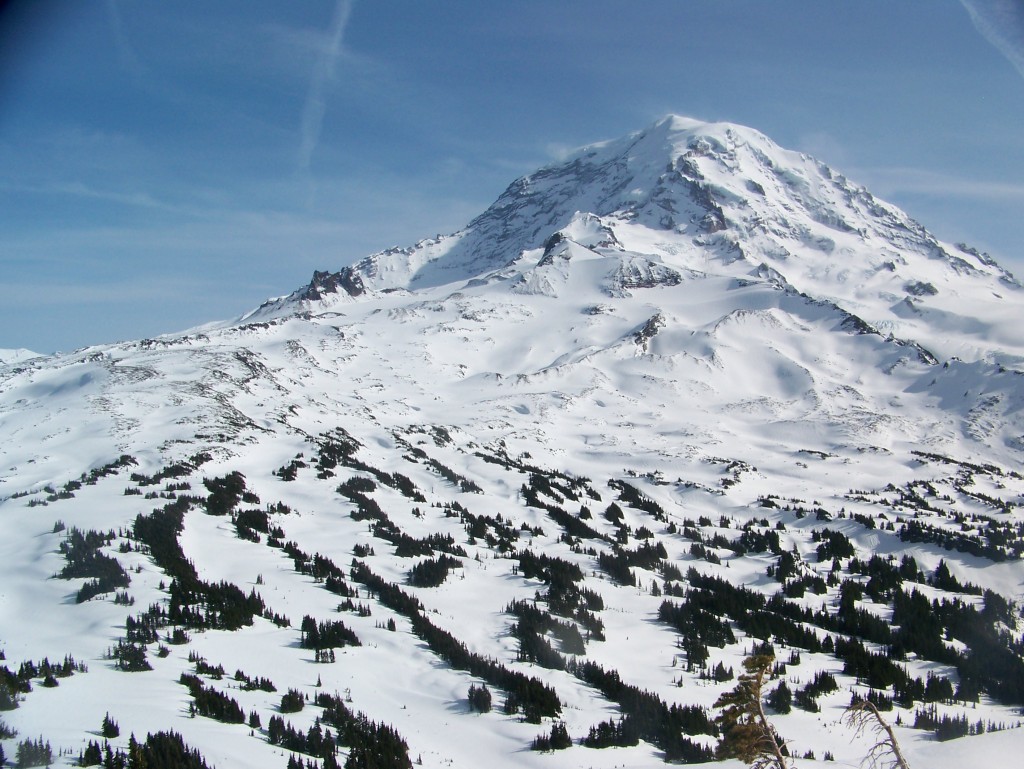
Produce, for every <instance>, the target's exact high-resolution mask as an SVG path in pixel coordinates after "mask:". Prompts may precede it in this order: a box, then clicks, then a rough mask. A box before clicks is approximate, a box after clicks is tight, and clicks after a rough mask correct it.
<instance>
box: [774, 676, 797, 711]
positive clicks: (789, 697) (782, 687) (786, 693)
mask: <svg viewBox="0 0 1024 769" xmlns="http://www.w3.org/2000/svg"><path fill="white" fill-rule="evenodd" d="M768 706H769V707H770V708H771V709H772V710H774V711H775V712H776V713H782V714H785V713H788V712H789V711H791V710H792V709H793V692H792V691H791V690H790V688H789V687H788V686H787V685H786V682H785V681H781V682H779V685H778V686H777V687H776V688H775V690H774V691H773V692H772V693H771V694H769V695H768Z"/></svg>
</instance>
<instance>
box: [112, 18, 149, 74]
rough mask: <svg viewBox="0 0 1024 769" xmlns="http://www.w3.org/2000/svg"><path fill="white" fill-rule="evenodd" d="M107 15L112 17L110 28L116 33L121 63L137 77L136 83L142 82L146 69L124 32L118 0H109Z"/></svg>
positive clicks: (115, 39) (115, 37) (115, 40)
mask: <svg viewBox="0 0 1024 769" xmlns="http://www.w3.org/2000/svg"><path fill="white" fill-rule="evenodd" d="M107 17H108V18H109V19H110V30H111V32H112V33H113V35H114V42H115V44H116V45H117V55H118V57H119V58H120V59H121V64H122V66H124V68H125V69H126V70H127V71H128V73H129V74H130V75H131V76H132V77H133V78H134V79H135V82H136V84H138V83H141V82H142V80H143V77H144V75H145V74H146V72H145V69H144V68H143V66H142V64H141V63H140V62H139V58H138V57H137V56H136V55H135V51H134V50H132V47H131V46H130V45H129V44H128V38H127V37H125V34H124V25H123V24H122V23H121V12H120V11H119V10H118V8H117V0H107Z"/></svg>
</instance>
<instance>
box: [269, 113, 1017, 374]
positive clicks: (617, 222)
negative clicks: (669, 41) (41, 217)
mask: <svg viewBox="0 0 1024 769" xmlns="http://www.w3.org/2000/svg"><path fill="white" fill-rule="evenodd" d="M581 228H582V229H581ZM577 230H579V232H578V233H577ZM584 230H585V231H586V232H587V233H589V234H584ZM574 233H575V234H574ZM595 233H596V234H595ZM577 237H582V238H583V240H582V241H580V240H577ZM595 238H596V240H595ZM552 239H567V240H576V241H577V242H578V243H579V244H580V245H581V246H584V247H586V248H592V247H599V248H598V250H601V249H603V253H606V254H607V253H619V254H621V256H622V259H623V260H624V262H623V264H621V265H620V266H619V268H618V269H621V270H625V272H626V273H631V272H633V271H634V270H635V269H636V266H637V265H638V264H642V265H645V266H644V267H643V271H644V272H651V274H656V275H659V276H662V277H664V276H672V275H679V274H682V273H687V272H691V273H701V274H708V275H723V276H728V277H731V278H739V279H743V280H754V281H765V282H769V283H771V284H772V285H775V286H777V287H781V288H784V289H785V290H789V291H794V292H797V293H805V294H807V295H809V296H812V297H814V298H815V299H818V300H822V301H826V302H831V303H833V304H836V305H837V306H839V307H841V308H842V309H843V310H844V311H847V312H850V313H852V314H853V315H856V316H858V317H861V318H863V319H864V321H865V322H867V323H868V324H869V325H870V326H871V327H872V328H875V329H878V330H879V331H880V332H883V333H889V334H893V335H895V336H897V337H901V338H906V339H908V340H912V341H915V342H917V343H918V344H920V345H922V346H923V347H925V348H927V349H929V350H933V351H934V352H937V353H938V354H940V356H941V355H943V354H946V355H956V356H959V357H962V358H965V359H973V358H979V357H986V356H988V355H989V352H990V351H991V350H992V349H994V348H993V345H992V344H991V342H990V341H989V340H986V339H985V335H984V334H983V333H979V331H978V330H979V329H981V328H987V327H988V326H987V325H986V324H982V325H981V326H979V325H978V324H977V322H976V321H977V317H978V313H980V314H981V315H983V316H984V315H986V313H988V314H992V313H995V315H1000V316H1001V314H1005V313H1006V312H1008V311H1009V310H1008V309H1007V308H1006V305H1005V304H1004V303H1002V302H1001V300H1002V298H1003V295H1004V294H1008V293H1013V294H1015V295H1018V292H1019V291H1020V285H1019V284H1018V283H1017V282H1016V281H1015V280H1014V278H1013V276H1012V275H1010V274H1009V273H1008V272H1006V271H1005V270H1003V269H1002V268H1001V267H999V265H997V264H996V263H995V262H993V261H992V260H991V259H990V258H988V257H987V256H985V255H984V254H980V253H979V252H977V251H976V250H974V249H971V248H968V247H966V246H953V245H950V244H944V243H940V242H939V241H938V240H937V239H936V238H935V237H934V236H933V235H931V234H930V233H929V232H928V231H927V230H926V229H925V228H924V227H922V226H921V225H920V224H918V223H917V222H915V221H914V220H913V219H911V218H910V217H909V216H907V214H905V213H904V212H902V211H900V210H899V209H898V208H896V207H894V206H891V205H889V204H887V203H885V202H883V201H881V200H878V199H877V198H875V197H874V196H873V195H872V194H871V193H870V192H868V191H867V190H866V189H864V188H863V187H861V186H858V185H856V184H854V183H852V182H850V181H849V180H848V179H847V178H846V177H845V176H843V175H842V174H840V173H837V172H836V171H834V170H832V169H831V168H829V167H828V166H827V165H825V164H824V163H822V162H820V161H818V160H816V159H814V158H812V157H809V156H808V155H806V154H803V153H799V152H794V151H790V150H786V149H783V148H781V147H779V146H778V145H777V144H775V143H774V142H773V141H772V140H771V139H769V138H768V137H766V136H765V135H764V134H762V133H760V132H759V131H756V130H754V129H752V128H748V127H746V126H741V125H736V124H733V123H725V122H705V121H701V120H695V119H693V118H688V117H682V116H679V115H667V116H665V117H663V118H661V119H660V120H658V121H656V122H654V123H652V124H651V125H649V126H648V127H646V128H645V129H643V130H641V131H637V132H634V133H631V134H629V135H627V136H624V137H621V138H618V139H613V140H609V141H604V142H599V143H595V144H591V145H587V146H585V147H582V148H580V149H579V150H577V151H575V152H574V153H572V154H571V155H569V156H568V157H567V158H565V159H564V160H561V161H559V162H556V163H552V164H549V165H547V166H544V167H543V168H540V169H538V170H537V171H535V172H533V173H531V174H527V175H526V176H522V177H520V178H519V179H516V180H515V181H513V182H512V184H510V185H509V186H508V188H507V189H506V190H505V191H504V192H503V193H502V194H501V196H500V197H499V198H498V199H497V200H496V201H495V202H494V203H493V204H492V205H491V206H490V207H489V208H488V209H487V210H486V211H484V212H483V213H481V214H480V215H479V216H477V217H476V218H475V219H473V220H472V221H471V222H470V223H469V224H468V225H466V227H465V228H463V229H462V230H460V231H458V232H456V233H454V234H452V235H448V236H443V237H437V238H433V239H430V240H424V241H420V242H419V243H417V244H415V245H413V246H411V247H408V248H393V249H389V250H387V251H382V252H380V253H377V254H373V255H372V256H369V257H367V258H365V259H363V260H362V261H360V262H358V263H356V264H354V265H352V266H350V267H346V268H344V269H342V270H340V271H339V272H336V273H328V272H317V273H316V274H315V275H314V276H313V280H312V281H311V282H310V284H309V285H308V286H305V287H304V288H302V289H300V290H299V291H296V292H295V293H293V294H292V295H291V296H289V297H286V298H284V299H281V300H275V301H274V302H271V303H268V304H267V305H265V306H264V307H262V308H260V310H258V311H257V313H256V314H257V315H259V314H282V313H285V314H287V313H289V312H294V311H295V308H296V305H300V306H302V307H303V308H306V307H308V306H311V305H317V306H322V305H324V303H327V304H328V305H329V304H334V303H337V302H348V301H352V300H353V299H356V298H363V297H366V296H372V295H374V294H376V293H379V292H381V291H393V290H412V291H416V290H426V289H431V288H435V287H440V286H446V285H450V286H453V287H457V286H458V285H459V284H465V283H466V282H469V281H475V282H479V281H487V280H490V278H489V277H488V276H491V275H499V274H504V271H507V270H509V269H513V270H520V271H522V270H527V269H531V268H532V267H533V266H537V263H538V262H539V261H540V260H542V259H543V258H544V257H545V255H546V254H547V252H548V250H549V246H550V244H551V243H552ZM592 241H593V242H592ZM623 265H624V266H623ZM651 265H656V266H653V267H652V266H651ZM524 280H525V285H534V284H535V281H533V280H530V279H526V278H524ZM665 280H668V278H665ZM654 283H656V284H658V285H664V280H662V279H660V278H659V279H658V280H655V281H654ZM541 285H546V281H544V280H542V281H541ZM950 298H955V300H956V307H955V309H951V307H950V304H949V301H948V300H949V299H950ZM961 308H962V309H963V311H964V312H965V314H963V315H961V314H960V312H961ZM250 317H251V316H250ZM993 323H997V321H995V320H994V321H993ZM960 332H963V334H960ZM1018 337H1019V335H1017V336H1014V338H1013V339H1012V340H1008V339H1005V338H1004V339H1003V340H1001V342H1002V346H1001V347H1000V349H1001V350H1002V351H1003V353H1007V352H1009V353H1010V354H1011V357H1010V358H1009V359H1007V360H1009V363H1010V364H1011V365H1013V366H1014V367H1017V366H1018V364H1019V363H1020V362H1021V361H1024V338H1018ZM1007 342H1009V344H1007Z"/></svg>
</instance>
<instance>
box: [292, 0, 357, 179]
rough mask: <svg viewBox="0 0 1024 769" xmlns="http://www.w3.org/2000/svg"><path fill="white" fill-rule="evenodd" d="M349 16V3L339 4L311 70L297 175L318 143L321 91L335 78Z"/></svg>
mask: <svg viewBox="0 0 1024 769" xmlns="http://www.w3.org/2000/svg"><path fill="white" fill-rule="evenodd" d="M351 12H352V0H338V4H337V5H336V6H335V7H334V18H332V19H331V27H330V30H329V31H328V37H327V45H326V46H325V47H324V49H323V52H322V54H321V56H320V57H319V59H318V61H317V62H316V65H315V66H314V67H313V74H312V76H311V77H310V79H309V92H308V93H307V94H306V103H305V104H304V105H303V107H302V143H301V145H300V146H299V170H300V171H309V165H310V161H311V160H312V159H313V152H314V151H315V150H316V145H317V144H319V142H320V131H321V129H322V128H323V125H324V113H325V111H326V105H325V104H324V87H325V86H326V84H327V82H328V81H329V80H330V79H331V78H332V77H333V76H334V66H335V64H336V63H337V61H338V57H339V56H340V55H341V40H342V37H343V35H344V34H345V26H346V25H347V24H348V17H349V14H350V13H351Z"/></svg>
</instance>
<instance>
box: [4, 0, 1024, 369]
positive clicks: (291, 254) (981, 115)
mask: <svg viewBox="0 0 1024 769" xmlns="http://www.w3.org/2000/svg"><path fill="white" fill-rule="evenodd" d="M964 2H965V3H968V4H969V5H971V6H972V7H974V8H976V9H977V8H981V10H982V11H984V10H985V7H984V6H985V5H986V3H989V4H991V5H999V4H1002V5H1008V7H1009V8H1010V11H1011V17H1010V18H1011V21H1012V20H1014V19H1016V20H1018V21H1019V20H1020V19H1021V18H1024V16H1021V15H1020V14H1019V13H1018V14H1017V16H1013V12H1014V11H1015V10H1016V11H1018V12H1019V11H1020V7H1019V6H1020V4H1019V3H1017V2H1015V0H964ZM1000 29H1003V30H1006V29H1009V30H1010V31H1011V32H1012V31H1013V30H1014V29H1017V30H1018V31H1021V30H1024V27H1018V28H1014V27H1013V25H1012V24H1011V25H1009V26H1008V25H1007V24H1006V23H1005V22H1003V23H1002V24H1001V26H1000ZM1007 41H1009V42H1007ZM993 42H994V41H993V39H992V35H991V34H990V35H989V37H987V38H986V37H985V36H983V35H982V34H980V33H979V32H978V31H977V29H976V28H975V25H974V24H972V20H971V17H970V15H969V14H968V11H967V9H966V7H965V5H963V4H961V3H960V2H956V0H928V2H899V3H893V2H891V0H858V2H856V3H820V2H814V1H812V0H801V1H799V2H798V1H796V0H772V2H763V1H761V0H690V1H689V2H681V1H678V0H662V1H651V2H637V3H624V2H610V1H609V0H591V1H589V2H585V3H584V2H551V1H550V0H547V1H546V2H537V1H534V0H517V2H515V3H496V2H481V1H480V0H475V1H473V2H468V1H466V0H455V1H453V2H444V3H433V2H424V1H423V0H377V1H376V2H369V0H355V1H354V2H352V3H348V4H346V3H341V4H339V3H336V2H333V1H329V0H307V1H306V2H299V3H281V2H276V1H274V2H271V1H270V0H245V1H244V2H241V1H240V0H218V1H217V2H213V3H211V2H198V1H197V0H176V1H175V2H173V3H149V2H129V1H128V0H107V1H106V2H79V1H78V0H49V1H48V2H20V3H19V2H14V3H8V4H6V5H5V6H4V9H3V11H2V12H0V347H6V348H17V347H28V348H30V349H34V350H37V351H39V352H51V351H54V350H69V349H73V348H76V347H80V346H84V345H87V344H94V343H100V342H108V341H114V340H119V339H132V338H139V337H144V336H153V335H157V334H160V333H164V332H171V331H175V330H179V329H183V328H186V327H189V326H193V325H196V324H199V323H203V322H205V321H209V320H215V319H220V318H226V317H231V316H234V315H238V314H240V313H242V312H244V311H246V310H248V309H251V308H253V307H255V306H256V305H258V304H259V303H260V302H261V301H263V300H264V299H265V298H267V297H269V296H274V295H280V294H284V293H288V292H290V291H291V290H293V289H294V288H296V287H298V286H300V285H302V284H304V283H306V282H307V281H308V280H309V277H310V275H311V273H312V271H313V270H314V269H331V270H336V269H338V268H340V267H342V266H344V265H346V264H348V263H350V262H352V261H354V260H356V259H358V258H360V257H362V256H365V255H366V254H368V253H371V252H373V251H376V250H379V249H381V248H386V247H388V246H392V245H408V244H410V243H412V242H414V241H416V240H418V239H419V238H423V237H428V236H432V235H434V234H437V233H441V232H450V231H453V230H456V229H458V228H459V227H460V226H462V225H463V224H465V223H466V222H468V221H469V219H470V218H472V217H473V216H474V215H475V214H477V213H479V212H480V211H482V210H483V209H484V208H485V207H486V206H487V205H489V204H490V203H491V202H492V201H493V200H494V198H496V197H497V196H498V195H499V194H500V193H501V191H502V190H503V189H504V188H505V186H507V185H508V183H510V182H511V181H512V180H513V179H514V178H515V177H517V176H519V175H522V174H524V173H528V172H530V171H532V170H534V169H535V168H537V167H538V166H540V165H543V164H545V163H548V162H551V161H553V160H556V159H558V158H559V157H560V156H562V155H563V154H564V153H565V152H567V151H568V150H569V149H571V148H573V147H576V146H579V145H582V144H586V143H589V142H593V141H597V140H601V139H608V138H614V137H617V136H619V135H622V134H625V133H627V132H629V131H633V130H637V129H639V128H642V127H644V126H646V125H647V124H649V123H651V122H653V121H654V120H655V119H657V118H658V117H660V116H662V115H663V114H665V113H668V112H676V113H679V114H684V115H690V116H693V117H698V118H703V119H708V120H731V121H734V122H738V123H743V124H746V125H750V126H753V127H755V128H758V129H759V130H761V131H763V132H764V133H766V134H767V135H769V136H770V137H772V138H773V139H774V140H775V141H777V142H778V143H780V144H782V145H783V146H786V147H789V148H793V149H799V150H803V151H807V152H809V153H811V154H814V155H816V156H817V157H819V158H820V159H821V160H823V161H825V162H826V163H828V164H830V165H832V166H833V167H835V168H837V170H839V171H841V172H843V173H844V174H846V175H847V176H848V177H850V178H851V179H853V180H854V181H857V182H859V183H861V184H864V185H865V186H867V187H868V188H869V189H870V190H872V191H873V192H874V193H875V194H877V195H879V196H880V197H883V198H885V199H887V200H890V201H891V202H894V203H896V204H897V205H899V206H901V207H903V208H904V209H906V210H907V211H908V212H909V213H910V214H911V215H913V216H915V217H916V218H918V219H919V220H920V221H921V222H922V223H923V224H924V225H925V226H926V227H928V228H929V229H931V230H932V231H933V232H935V233H936V234H937V235H938V236H939V237H942V238H944V239H948V240H956V241H959V240H963V241H967V242H968V243H970V244H972V245H975V246H977V247H979V248H981V249H982V250H986V251H988V252H990V253H991V254H992V255H993V256H995V257H996V258H997V259H998V260H1000V261H1001V262H1003V263H1004V264H1005V265H1006V266H1008V267H1009V268H1010V269H1011V270H1013V271H1015V272H1016V273H1018V274H1019V275H1024V216H1022V214H1024V130H1022V129H1021V127H1022V126H1024V77H1022V73H1021V72H1020V71H1019V70H1018V68H1017V66H1015V61H1014V59H1013V57H1012V56H1011V55H1010V54H1009V53H1007V50H1008V48H1007V46H1010V47H1011V48H1012V46H1013V45H1014V44H1015V41H1014V38H1013V36H1012V35H1009V34H1007V35H1006V40H1003V41H1002V42H1003V49H1002V53H1001V52H1000V50H999V49H997V47H996V46H995V45H993V44H992V43H993ZM1022 56H1024V53H1022ZM1019 61H1024V58H1022V59H1020V60H1018V62H1017V63H1019ZM1022 317H1024V311H1022Z"/></svg>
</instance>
